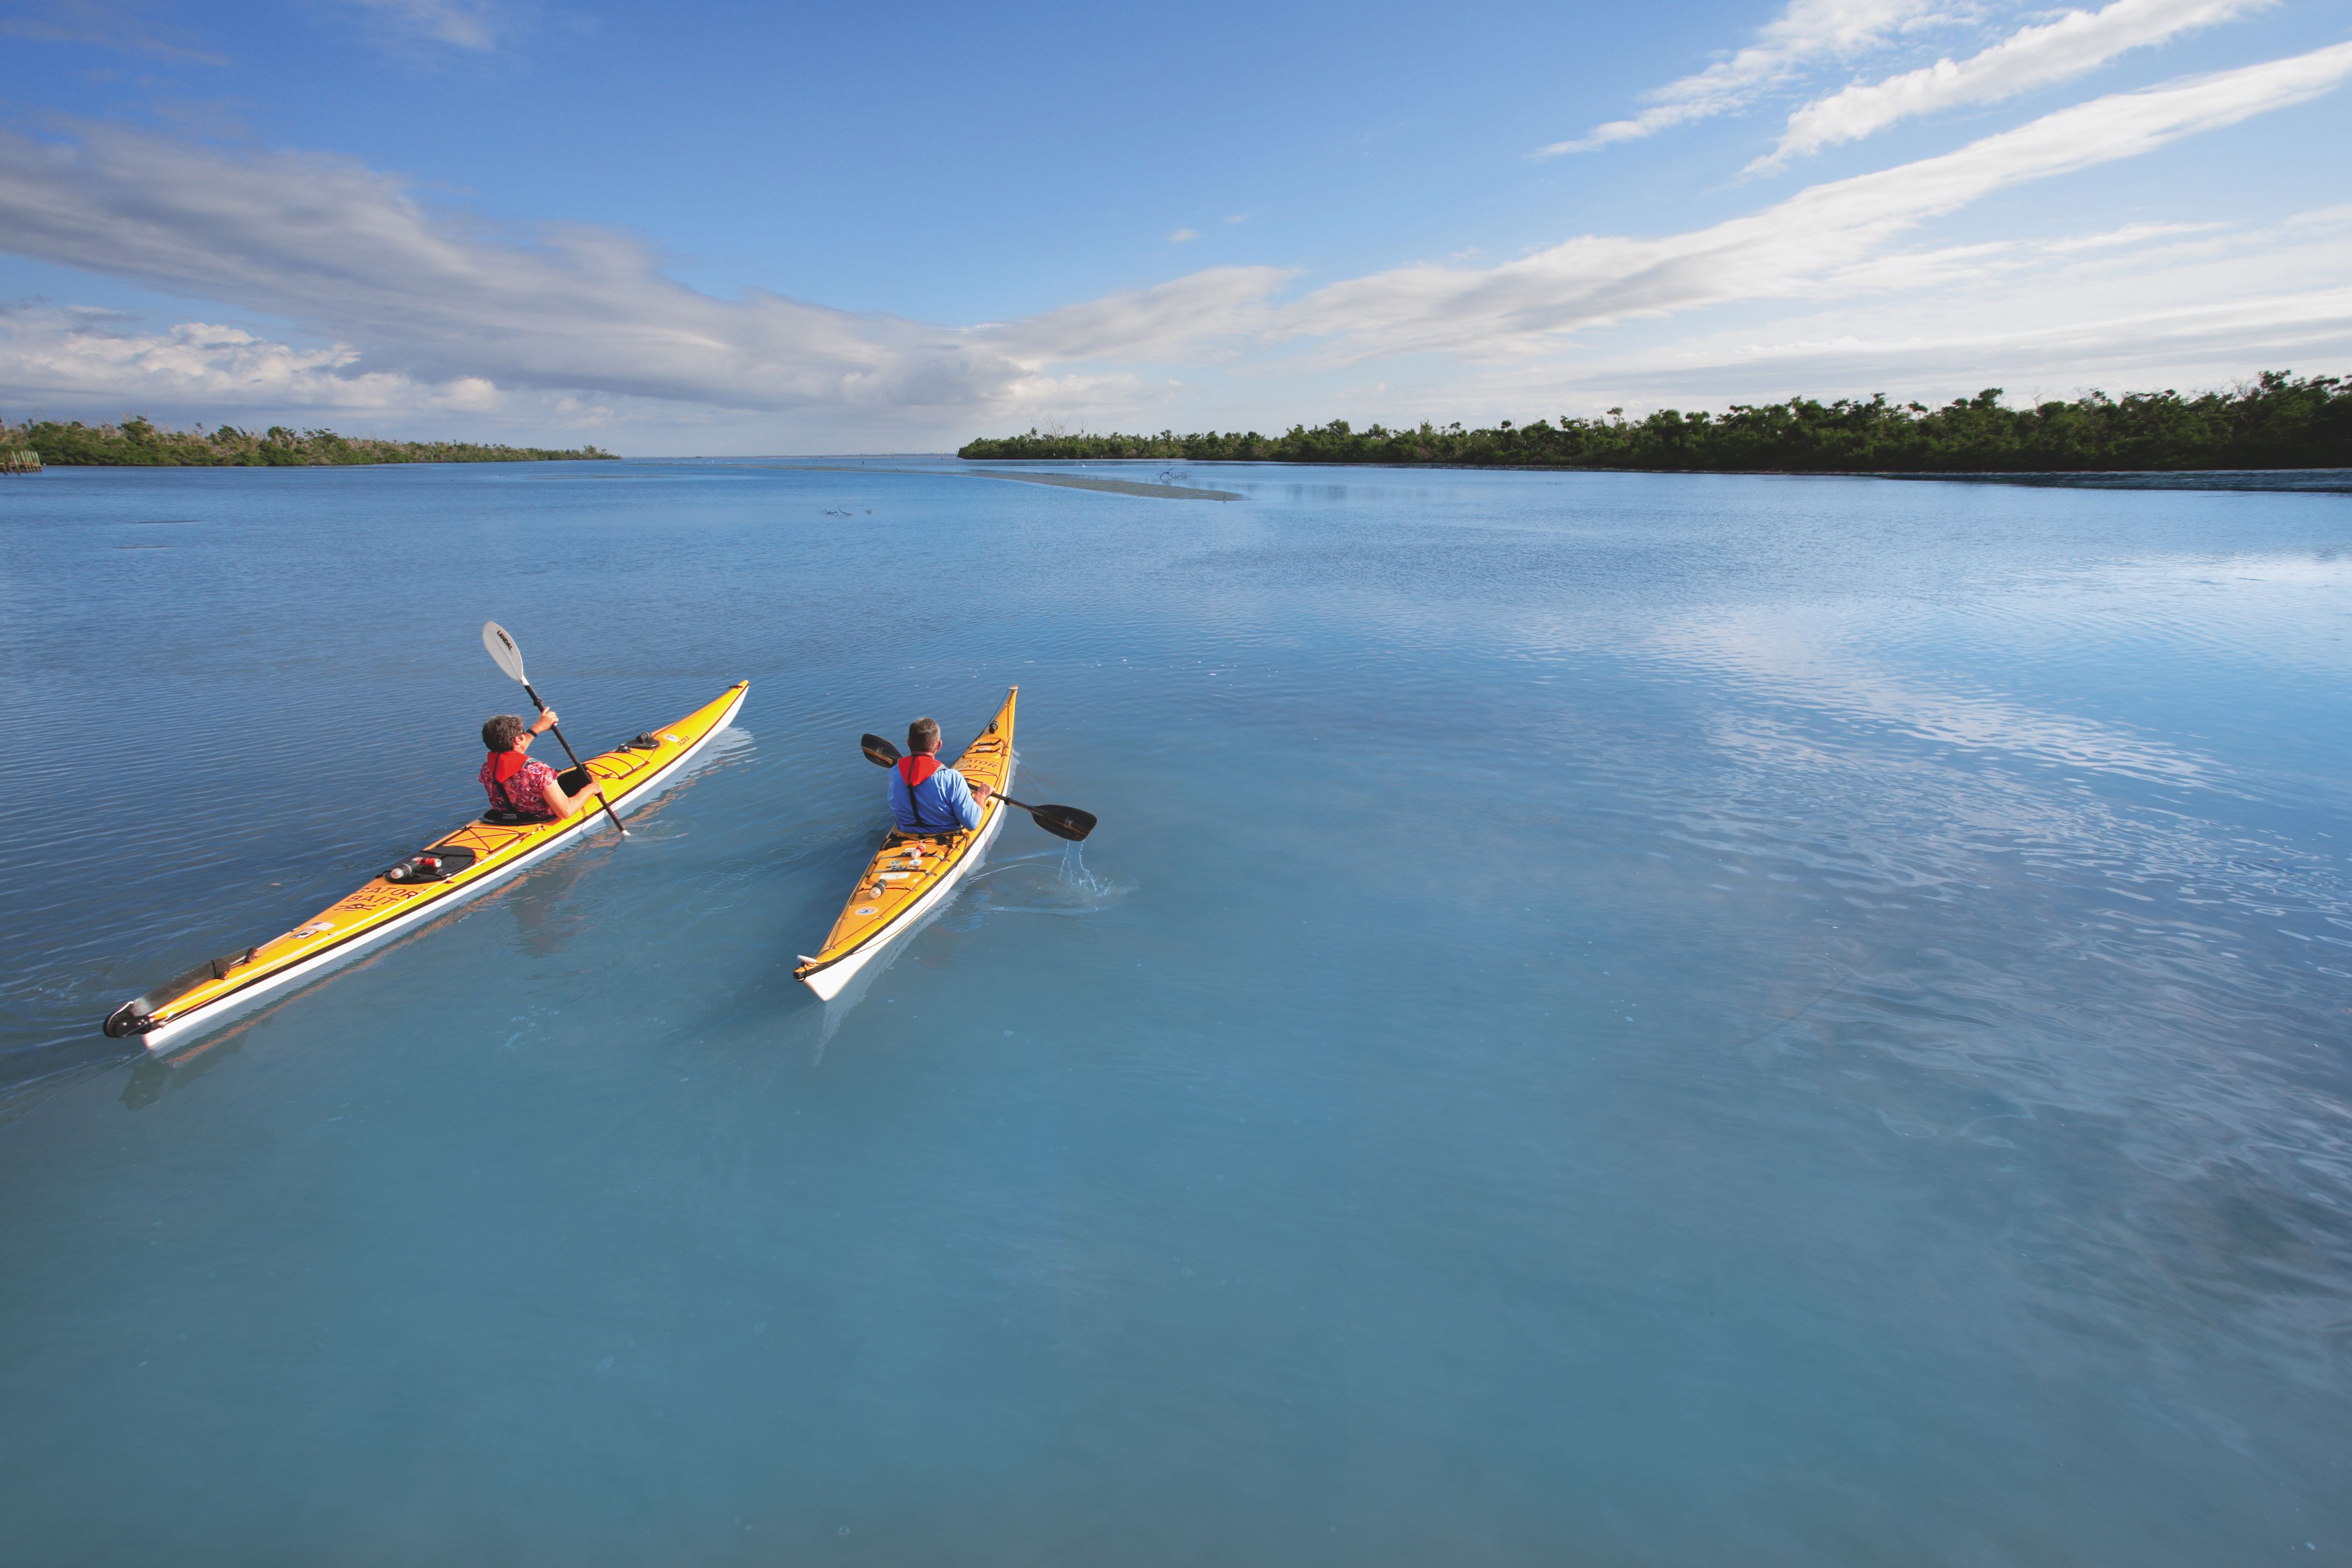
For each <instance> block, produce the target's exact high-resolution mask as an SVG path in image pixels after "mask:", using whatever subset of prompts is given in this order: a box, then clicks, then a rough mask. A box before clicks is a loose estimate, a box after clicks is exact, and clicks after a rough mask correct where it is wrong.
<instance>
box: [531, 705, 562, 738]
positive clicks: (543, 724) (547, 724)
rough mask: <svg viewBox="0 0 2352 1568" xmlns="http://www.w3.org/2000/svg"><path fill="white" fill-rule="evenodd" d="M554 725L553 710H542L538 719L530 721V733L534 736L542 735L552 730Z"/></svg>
mask: <svg viewBox="0 0 2352 1568" xmlns="http://www.w3.org/2000/svg"><path fill="white" fill-rule="evenodd" d="M556 723H557V720H556V717H555V710H554V709H552V708H542V709H541V710H539V717H538V718H536V719H534V720H532V721H530V732H531V733H532V734H534V735H544V734H546V733H547V732H548V731H550V730H552V729H554V728H555V726H556Z"/></svg>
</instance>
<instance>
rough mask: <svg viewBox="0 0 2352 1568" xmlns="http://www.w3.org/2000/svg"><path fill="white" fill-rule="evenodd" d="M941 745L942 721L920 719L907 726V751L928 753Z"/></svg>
mask: <svg viewBox="0 0 2352 1568" xmlns="http://www.w3.org/2000/svg"><path fill="white" fill-rule="evenodd" d="M939 743H940V721H938V720H937V719H918V720H916V721H914V722H913V723H911V724H909V725H908V726H907V750H908V751H910V752H928V751H929V750H930V749H931V748H932V747H934V746H936V745H938V744H939Z"/></svg>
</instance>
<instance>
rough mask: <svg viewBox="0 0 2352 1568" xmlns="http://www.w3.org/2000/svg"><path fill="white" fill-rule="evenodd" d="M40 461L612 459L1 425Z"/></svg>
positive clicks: (134, 424) (277, 429)
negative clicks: (37, 455)
mask: <svg viewBox="0 0 2352 1568" xmlns="http://www.w3.org/2000/svg"><path fill="white" fill-rule="evenodd" d="M5 447H16V448H25V449H28V450H31V451H34V452H37V453H39V454H40V458H41V461H42V462H43V463H44V464H46V465H47V466H49V467H52V468H57V467H73V466H76V465H84V466H93V465H94V466H106V467H121V468H313V467H319V466H322V465H328V464H341V463H527V462H560V461H564V460H568V459H575V458H612V457H614V456H615V454H614V453H611V452H606V451H603V450H601V449H599V448H597V447H580V448H578V449H577V450H575V451H569V452H558V451H554V450H551V449H550V448H548V447H498V446H486V445H484V444H482V443H480V442H477V441H380V440H378V439H376V438H375V437H373V436H338V435H336V434H335V433H334V432H333V431H332V430H289V429H288V428H287V427H286V426H283V425H273V426H270V427H269V428H268V429H267V430H262V431H252V430H240V429H238V428H237V427H236V426H234V425H223V426H220V427H219V428H218V429H215V430H203V429H191V430H173V429H169V428H167V427H165V426H161V425H157V424H154V423H153V422H152V421H151V420H148V419H145V418H131V419H125V420H124V421H123V422H122V423H121V424H120V425H84V424H83V423H82V422H81V421H80V420H79V419H77V420H75V421H74V422H73V423H71V424H69V425H60V424H58V423H57V422H56V421H54V420H47V419H44V420H39V421H31V420H28V421H26V423H24V424H21V425H11V424H9V423H7V422H6V421H5V419H0V448H5Z"/></svg>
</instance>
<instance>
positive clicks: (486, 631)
mask: <svg viewBox="0 0 2352 1568" xmlns="http://www.w3.org/2000/svg"><path fill="white" fill-rule="evenodd" d="M482 646H483V647H486V648H488V649H489V650H490V657H491V658H494V659H497V660H498V661H499V668H500V669H503V670H505V671H506V672H507V673H508V674H509V675H511V676H513V677H514V678H515V679H517V680H520V681H521V682H522V690H523V695H524V696H526V697H528V698H530V700H531V706H533V707H535V708H537V709H538V710H540V711H541V712H542V713H544V712H546V711H547V704H546V703H544V702H541V700H539V693H538V692H536V691H533V690H532V689H530V678H529V677H527V676H526V675H524V674H523V672H522V649H521V648H520V647H517V646H516V645H515V640H514V638H512V637H509V636H508V635H507V629H506V627H504V626H500V625H499V623H498V622H496V621H484V622H483V623H482ZM548 729H549V730H551V731H553V732H554V735H555V743H556V744H557V745H559V746H562V748H563V754H564V755H565V756H567V757H570V758H571V759H572V766H573V767H575V768H578V769H579V770H580V773H581V775H582V776H583V777H584V778H588V779H589V782H588V783H587V784H583V785H582V786H581V787H582V788H583V789H589V788H593V787H594V785H595V780H594V779H593V777H589V774H588V764H587V763H583V762H582V761H581V760H580V753H579V752H575V751H573V750H572V742H569V741H567V740H565V739H564V738H563V726H562V725H561V724H550V725H549V726H548ZM596 804H597V805H601V806H603V807H604V815H605V816H609V817H611V818H612V819H613V826H614V827H615V828H619V830H620V834H621V837H624V838H626V837H628V836H629V830H628V829H627V828H625V827H622V826H621V818H620V816H619V815H618V814H617V813H615V812H614V810H613V803H612V802H611V801H609V800H606V799H605V798H604V796H603V795H598V796H597V797H596Z"/></svg>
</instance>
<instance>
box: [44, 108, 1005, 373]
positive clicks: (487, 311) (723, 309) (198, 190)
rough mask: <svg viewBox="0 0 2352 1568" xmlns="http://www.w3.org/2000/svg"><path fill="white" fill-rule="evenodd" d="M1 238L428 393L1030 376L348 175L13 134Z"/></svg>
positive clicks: (611, 245)
mask: <svg viewBox="0 0 2352 1568" xmlns="http://www.w3.org/2000/svg"><path fill="white" fill-rule="evenodd" d="M0 235H5V245H6V246H7V247H8V248H9V249H10V250H12V251H14V252H16V254H19V255H25V256H31V257H37V258H41V259H43V260H47V261H54V262H58V263H62V264H64V265H67V266H71V267H79V268H85V269H87V270H89V271H93V272H99V273H103V274H108V275H110V276H113V277H117V278H123V279H131V280H133V281H137V282H140V283H144V284H147V285H149V286H151V287H153V288H156V289H163V290H164V291H166V292H171V293H178V294H194V295H198V296H201V297H203V298H205V299H210V300H220V301H224V302H226V303H229V304H233V305H239V306H244V307H247V308H249V309H254V310H265V311H268V312H270V313H272V314H274V315H278V316H283V317H288V318H290V319H292V320H293V321H297V322H299V323H300V324H302V325H303V326H305V327H307V328H309V329H310V330H312V331H317V332H319V333H320V334H321V335H322V336H328V337H332V338H337V339H341V340H344V341H348V342H358V343H362V344H363V345H365V348H366V352H367V356H368V361H369V363H370V365H371V367H372V368H374V369H382V370H389V371H394V372H397V373H399V374H404V375H408V376H411V377H414V378H416V379H419V380H421V381H425V382H433V383H437V382H442V381H446V380H450V379H454V378H456V377H458V376H463V375H487V376H488V377H490V378H491V379H494V380H496V381H497V382H498V383H499V384H500V385H504V386H520V387H539V388H562V389H565V390H580V389H588V390H593V391H600V392H608V393H613V394H616V395H625V396H638V397H655V398H670V399H676V400H678V401H682V402H688V403H704V404H710V405H719V406H727V407H736V408H769V409H775V408H788V407H794V406H805V405H839V404H850V405H867V406H873V405H893V406H914V407H920V406H930V405H952V404H966V403H970V402H971V401H973V400H975V399H979V398H984V397H986V396H989V395H994V394H995V393H997V392H999V391H1001V389H1002V388H1003V385H1004V384H1007V383H1008V382H1010V381H1012V380H1013V379H1016V378H1017V377H1019V376H1020V375H1022V374H1024V373H1025V372H1024V367H1023V366H1021V365H1018V364H1015V363H1013V362H1012V361H1011V360H1009V359H1008V358H1006V357H1005V356H1004V355H1003V354H1002V353H998V352H997V351H995V350H994V349H992V348H991V347H990V346H989V345H988V344H987V343H986V342H983V341H982V340H980V339H978V338H976V337H974V336H973V335H972V334H969V333H962V332H957V331H951V330H948V329H942V328H937V327H929V326H924V325H921V324H919V323H915V322H909V321H902V320H898V319H896V318H892V317H887V316H862V315H855V314H852V313H849V312H846V311H840V310H826V309H824V308H823V307H820V306H814V305H809V304H804V303H802V302H800V301H797V300H786V299H782V298H780V297H778V296H776V295H772V294H768V293H763V292H753V293H751V294H750V295H748V296H747V297H746V298H744V299H741V300H717V299H713V298H712V297H710V296H709V295H707V294H703V293H699V292H698V291H696V290H694V289H688V288H687V287H685V286H684V285H682V284H679V283H677V282H676V281H675V280H673V279H669V278H667V277H665V276H663V274H662V272H661V270H660V267H659V264H658V260H657V258H656V257H655V256H654V255H653V254H652V253H651V252H650V251H649V250H648V249H647V248H646V247H645V246H644V245H643V244H642V243H640V242H639V241H637V240H635V239H634V238H632V237H628V236H625V235H623V234H619V233H616V232H614V231H612V230H609V229H598V228H590V227H585V226H575V227H569V228H555V229H547V230H539V231H531V232H528V233H522V234H515V235H501V234H498V233H494V232H490V231H488V230H487V229H485V227H484V226H481V225H479V224H478V223H474V222H469V221H467V220H466V219H464V218H462V217H460V216H452V215H449V214H446V213H441V212H436V211H432V210H428V209H427V208H425V206H424V205H421V204H420V203H419V202H418V201H416V200H415V197H414V196H413V195H410V194H409V192H408V191H407V190H406V189H405V188H404V185H403V184H402V183H401V182H400V181H398V180H397V179H395V178H394V177H393V176H390V175H387V174H380V173H378V172H376V171H373V170H370V169H367V168H364V167H362V166H361V165H359V164H357V163H351V162H349V161H346V160H341V159H329V158H320V157H313V156H306V155H301V154H296V153H243V154H226V153H218V152H215V151H211V150H208V149H204V148H199V147H193V146H188V145H184V144H181V143H177V142H171V141H169V140H166V139H164V138H161V137H154V136H147V135H142V134H140V133H137V132H129V131H124V130H121V129H120V128H114V127H97V128H91V129H89V130H87V131H86V132H84V133H83V135H82V136H81V139H80V140H79V142H74V143H54V142H36V141H34V140H32V139H31V138H28V137H25V136H22V135H19V134H16V133H14V132H5V131H0Z"/></svg>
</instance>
